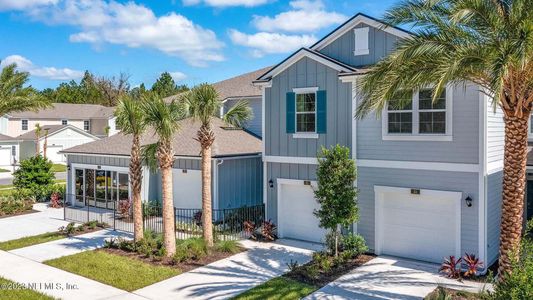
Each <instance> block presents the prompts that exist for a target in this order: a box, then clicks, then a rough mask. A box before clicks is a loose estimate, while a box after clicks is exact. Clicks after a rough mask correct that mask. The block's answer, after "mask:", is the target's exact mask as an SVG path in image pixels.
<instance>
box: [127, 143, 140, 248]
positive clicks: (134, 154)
mask: <svg viewBox="0 0 533 300" xmlns="http://www.w3.org/2000/svg"><path fill="white" fill-rule="evenodd" d="M130 177H131V190H132V193H133V239H134V241H136V242H138V241H140V240H142V239H143V215H142V199H141V183H142V164H141V155H140V138H139V136H138V135H134V136H133V144H132V147H131V161H130Z"/></svg>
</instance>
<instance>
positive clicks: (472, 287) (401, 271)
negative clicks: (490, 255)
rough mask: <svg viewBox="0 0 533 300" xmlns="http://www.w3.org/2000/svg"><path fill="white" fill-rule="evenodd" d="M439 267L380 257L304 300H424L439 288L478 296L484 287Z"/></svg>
mask: <svg viewBox="0 0 533 300" xmlns="http://www.w3.org/2000/svg"><path fill="white" fill-rule="evenodd" d="M438 270H439V266H438V265H436V264H430V263H424V262H419V261H413V260H408V259H401V258H396V257H386V256H380V257H377V258H375V259H373V260H371V261H369V262H368V263H366V264H365V265H364V266H361V267H359V268H357V269H355V270H353V271H352V272H351V273H349V274H346V275H344V276H342V277H340V278H339V279H337V280H335V281H334V282H331V283H330V284H328V285H326V286H325V287H323V288H321V289H320V290H318V291H316V292H315V293H313V294H311V295H310V296H308V297H307V298H305V299H308V300H309V299H335V300H339V299H354V300H355V299H361V300H367V299H403V300H411V299H423V298H424V297H425V296H426V295H427V294H429V293H431V292H432V291H433V290H434V289H435V288H437V286H439V285H440V286H445V287H448V288H451V289H456V290H465V291H470V292H478V291H480V290H482V289H484V288H489V286H486V287H485V285H484V284H482V283H477V282H470V281H464V282H459V281H457V280H452V279H448V278H445V277H443V276H441V275H439V274H438Z"/></svg>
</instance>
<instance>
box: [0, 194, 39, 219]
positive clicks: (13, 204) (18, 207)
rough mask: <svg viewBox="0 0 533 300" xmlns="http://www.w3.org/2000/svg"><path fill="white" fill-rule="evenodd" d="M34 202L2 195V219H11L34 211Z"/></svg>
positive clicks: (0, 202)
mask: <svg viewBox="0 0 533 300" xmlns="http://www.w3.org/2000/svg"><path fill="white" fill-rule="evenodd" d="M33 203H34V202H33V201H31V200H21V199H16V197H3V196H2V195H0V218H1V217H4V218H5V217H10V216H15V215H20V214H25V213H31V211H32V210H33Z"/></svg>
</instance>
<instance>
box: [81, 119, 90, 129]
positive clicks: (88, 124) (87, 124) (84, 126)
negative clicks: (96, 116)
mask: <svg viewBox="0 0 533 300" xmlns="http://www.w3.org/2000/svg"><path fill="white" fill-rule="evenodd" d="M83 130H85V131H90V130H91V121H89V120H85V121H83Z"/></svg>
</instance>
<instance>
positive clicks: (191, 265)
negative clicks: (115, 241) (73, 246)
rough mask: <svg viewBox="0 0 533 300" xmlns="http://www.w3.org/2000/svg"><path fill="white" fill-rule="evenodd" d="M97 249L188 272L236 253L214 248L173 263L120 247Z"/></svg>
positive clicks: (170, 260) (241, 250)
mask: <svg viewBox="0 0 533 300" xmlns="http://www.w3.org/2000/svg"><path fill="white" fill-rule="evenodd" d="M239 249H240V252H237V253H241V252H244V251H246V249H245V248H239ZM97 251H105V252H108V253H111V254H116V255H121V256H126V257H130V258H134V259H138V260H140V261H142V262H145V263H148V264H151V265H155V266H168V267H173V268H177V269H179V270H181V271H182V272H189V271H191V270H193V269H196V268H199V267H203V266H205V265H208V264H210V263H213V262H215V261H218V260H221V259H224V258H227V257H230V256H232V255H235V254H237V253H227V252H220V251H215V250H214V249H212V250H210V251H209V255H207V256H204V257H202V258H200V259H198V260H189V261H185V262H181V263H173V262H172V259H170V258H161V259H159V258H150V257H146V256H145V255H143V254H139V253H136V252H130V251H125V250H122V249H116V248H102V249H98V250H97Z"/></svg>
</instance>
